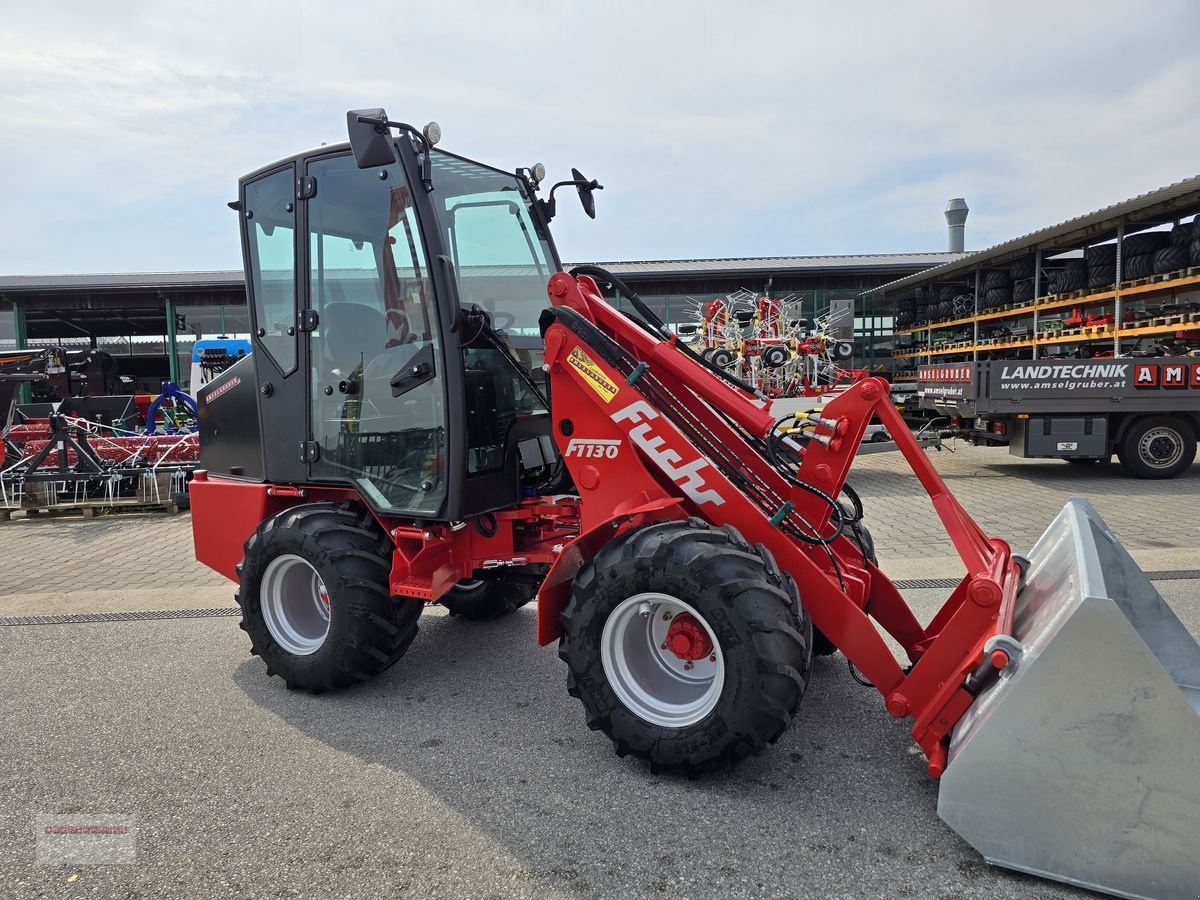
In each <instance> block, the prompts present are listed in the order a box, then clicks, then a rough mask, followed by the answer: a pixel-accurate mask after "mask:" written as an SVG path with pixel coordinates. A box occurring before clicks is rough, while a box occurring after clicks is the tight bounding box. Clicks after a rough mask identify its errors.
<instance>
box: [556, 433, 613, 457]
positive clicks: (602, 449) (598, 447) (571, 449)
mask: <svg viewBox="0 0 1200 900" xmlns="http://www.w3.org/2000/svg"><path fill="white" fill-rule="evenodd" d="M620 452H621V442H620V441H610V440H607V439H602V438H571V441H570V443H568V444H567V452H566V453H564V454H563V456H578V457H586V458H588V459H600V458H601V457H603V458H605V459H616V458H617V454H618V453H620Z"/></svg>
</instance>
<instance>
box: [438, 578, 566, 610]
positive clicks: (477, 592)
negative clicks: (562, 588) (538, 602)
mask: <svg viewBox="0 0 1200 900" xmlns="http://www.w3.org/2000/svg"><path fill="white" fill-rule="evenodd" d="M545 574H546V572H545V568H544V567H542V566H524V567H521V568H520V569H501V570H500V571H499V572H496V573H493V572H488V573H485V574H484V576H483V577H481V578H474V579H470V580H468V581H460V582H459V583H458V584H457V585H455V586H454V587H453V588H452V589H451V590H450V591H449V592H448V593H447V594H445V595H444V596H443V597H442V599H441V600H439V601H438V603H440V604H441V605H442V606H444V607H446V610H447V611H448V612H449V613H450V615H451V616H461V617H462V618H464V619H469V620H471V621H476V622H484V621H487V620H489V619H498V618H500V617H501V616H507V615H508V614H509V613H513V612H516V611H517V610H518V609H520V608H521V607H522V606H524V605H525V604H526V603H528V602H529V601H530V600H532V599H533V598H534V597H536V596H537V592H538V587H539V586H540V585H541V583H542V578H544V577H545Z"/></svg>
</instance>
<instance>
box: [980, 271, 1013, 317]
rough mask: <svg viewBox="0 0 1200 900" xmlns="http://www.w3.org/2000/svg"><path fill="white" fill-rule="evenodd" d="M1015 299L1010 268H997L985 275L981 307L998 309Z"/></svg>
mask: <svg viewBox="0 0 1200 900" xmlns="http://www.w3.org/2000/svg"><path fill="white" fill-rule="evenodd" d="M1012 301H1013V282H1012V276H1011V275H1010V274H1009V272H1008V270H1005V269H995V270H993V271H991V272H987V273H985V274H984V276H983V297H982V298H981V299H980V303H979V308H980V309H984V310H987V309H996V308H998V307H1000V306H1004V305H1005V304H1007V303H1012Z"/></svg>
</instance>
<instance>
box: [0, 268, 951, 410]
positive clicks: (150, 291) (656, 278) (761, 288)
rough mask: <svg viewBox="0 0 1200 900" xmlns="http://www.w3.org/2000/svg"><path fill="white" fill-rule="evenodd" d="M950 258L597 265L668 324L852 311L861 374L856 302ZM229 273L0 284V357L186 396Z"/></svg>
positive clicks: (216, 328) (873, 312) (244, 326)
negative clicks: (68, 364) (759, 309)
mask: <svg viewBox="0 0 1200 900" xmlns="http://www.w3.org/2000/svg"><path fill="white" fill-rule="evenodd" d="M960 256H961V254H957V253H897V254H878V255H861V256H795V257H768V258H751V259H697V260H663V261H657V262H655V261H650V262H607V263H600V264H599V265H601V266H603V267H604V268H606V269H609V270H610V271H612V272H613V273H614V274H617V275H619V276H621V277H622V278H624V279H625V280H626V281H627V282H628V283H629V284H630V285H631V286H632V287H633V288H634V289H635V290H637V291H638V292H639V293H640V294H641V295H642V297H643V299H645V300H646V301H647V302H648V303H649V304H650V306H651V307H652V308H654V309H655V310H656V311H657V312H658V313H659V315H660V316H661V317H662V318H663V319H665V320H666V321H668V322H671V323H680V322H688V321H693V320H694V319H695V317H696V310H697V307H698V304H699V303H700V302H703V301H707V300H711V299H713V298H714V297H720V296H725V295H727V294H729V293H732V292H734V291H737V290H739V289H748V290H751V291H757V292H768V291H769V292H770V293H771V294H773V295H775V296H781V297H782V296H787V295H793V296H794V297H795V299H797V300H800V301H802V302H803V304H804V312H805V314H806V315H820V314H822V313H824V312H826V311H828V310H829V309H830V308H831V306H833V305H834V304H837V303H839V302H842V303H850V304H853V305H854V311H855V315H854V319H855V331H856V334H857V338H858V345H859V347H860V352H861V354H862V356H861V359H859V360H857V362H858V363H860V364H865V365H872V364H875V363H876V362H879V361H882V356H881V355H880V354H878V353H877V351H876V349H875V348H876V344H877V343H878V342H879V341H882V340H885V339H887V338H888V336H890V334H891V332H892V319H891V314H890V312H888V311H887V310H885V309H882V308H874V306H873V307H872V308H871V309H869V310H868V309H866V308H865V305H864V303H863V301H862V299H861V296H862V294H863V292H864V291H867V290H870V289H871V288H875V287H878V286H880V285H883V284H885V283H887V282H891V281H894V280H896V279H898V278H903V277H905V276H907V275H912V274H914V273H916V272H920V271H923V270H925V269H929V268H931V267H933V266H938V265H942V264H945V263H948V262H952V261H954V260H956V259H958V258H959V257H960ZM248 331H249V321H248V315H247V311H246V293H245V287H244V284H243V278H242V273H241V272H240V271H226V272H172V273H129V274H114V275H37V276H0V349H16V348H24V347H42V346H51V345H61V346H65V347H68V348H73V349H85V348H88V347H96V348H99V349H101V350H105V351H107V352H108V353H110V354H112V355H113V357H115V358H116V360H117V369H118V372H119V373H120V374H122V375H124V376H128V377H130V378H132V379H133V380H134V382H135V384H136V389H137V390H139V391H143V392H147V393H157V392H158V389H159V386H160V383H161V382H162V381H163V380H165V379H168V378H169V379H171V380H172V381H176V382H177V383H180V384H181V385H182V386H183V387H184V388H185V389H186V388H187V387H188V384H187V379H188V372H189V360H190V358H191V351H192V344H193V343H194V342H195V341H196V340H197V339H200V338H209V337H219V336H229V337H235V336H238V335H243V336H244V335H246V334H247V332H248Z"/></svg>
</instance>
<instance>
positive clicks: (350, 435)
mask: <svg viewBox="0 0 1200 900" xmlns="http://www.w3.org/2000/svg"><path fill="white" fill-rule="evenodd" d="M381 171H382V172H383V173H384V177H383V178H381V177H380V172H381ZM308 174H310V175H312V176H314V177H315V178H316V185H317V187H316V196H314V197H313V198H312V199H311V200H309V201H308V229H309V235H308V244H309V247H308V252H309V263H310V268H309V299H310V305H311V307H312V309H313V310H314V311H315V312H316V313H317V329H316V331H315V332H313V335H312V345H311V346H312V354H311V363H312V387H311V397H312V432H313V435H312V438H313V440H314V441H316V442H317V444H318V449H319V453H318V459H317V461H316V462H315V463H313V464H312V466H311V472H312V475H313V476H314V477H318V478H321V477H324V478H336V479H339V480H349V481H351V482H353V483H354V484H355V485H356V486H357V487H358V488H359V489H360V490H361V491H362V492H363V494H365V495H366V496H367V497H368V498H369V499H370V500H371V501H372V502H373V503H374V504H375V505H376V506H378V507H382V508H391V509H397V510H403V511H406V512H411V513H415V514H426V515H429V514H434V513H436V512H437V511H438V510H439V509H440V507H441V504H442V501H443V499H444V498H445V493H446V471H445V470H446V415H445V402H444V388H443V384H442V375H443V367H444V360H443V357H442V348H441V337H440V334H439V332H438V319H437V311H436V308H435V307H434V301H433V288H432V285H431V284H430V281H429V277H428V270H427V267H426V260H425V251H424V247H423V243H422V241H421V232H420V229H419V227H418V222H417V218H416V213H415V211H414V209H413V204H412V196H411V194H410V193H409V188H408V185H407V183H406V181H405V179H404V176H403V174H402V172H401V171H400V169H399V168H398V167H396V166H393V167H389V168H388V169H384V170H379V169H359V168H358V167H357V166H356V165H355V163H354V160H353V158H352V157H350V156H337V157H330V158H326V159H321V160H316V161H314V162H312V163H310V164H309V166H308Z"/></svg>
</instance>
